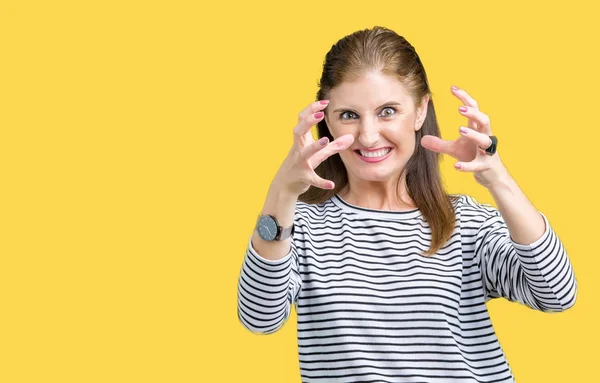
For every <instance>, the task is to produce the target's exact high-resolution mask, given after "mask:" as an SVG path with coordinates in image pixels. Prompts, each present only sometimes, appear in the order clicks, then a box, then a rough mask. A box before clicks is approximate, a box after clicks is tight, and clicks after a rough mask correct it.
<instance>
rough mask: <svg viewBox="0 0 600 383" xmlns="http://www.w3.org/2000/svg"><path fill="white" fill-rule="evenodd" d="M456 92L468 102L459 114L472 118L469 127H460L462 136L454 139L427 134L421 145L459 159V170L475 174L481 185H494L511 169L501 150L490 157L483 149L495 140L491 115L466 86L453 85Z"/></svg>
mask: <svg viewBox="0 0 600 383" xmlns="http://www.w3.org/2000/svg"><path fill="white" fill-rule="evenodd" d="M452 94H454V95H455V96H456V97H458V99H459V100H461V101H462V102H463V104H464V106H461V107H460V108H459V113H460V114H461V115H463V116H465V117H467V118H468V124H467V127H464V126H461V127H460V129H459V133H460V137H459V138H457V139H456V140H454V141H447V140H442V139H441V138H439V137H435V136H431V135H426V136H423V138H422V139H421V145H422V146H423V147H425V148H427V149H429V150H432V151H434V152H438V153H444V154H449V155H450V156H452V157H454V158H456V159H457V160H458V161H459V162H457V163H456V164H455V165H454V167H455V168H456V169H458V170H459V171H463V172H473V173H475V174H474V175H475V180H476V181H477V182H478V183H479V184H481V185H483V186H485V187H487V188H491V187H492V186H493V185H494V184H496V183H497V182H499V181H501V180H502V179H503V177H507V176H508V170H507V169H506V168H505V167H504V164H503V163H502V161H501V160H500V156H499V154H498V152H496V153H495V154H493V155H491V156H490V155H487V154H486V153H485V149H482V148H487V147H489V146H490V145H491V143H492V140H491V139H490V137H489V136H491V135H492V128H491V126H490V118H489V117H488V116H487V114H485V113H483V112H482V111H480V110H479V106H478V104H477V101H475V100H474V99H473V98H472V97H471V96H470V95H469V94H468V93H467V92H466V91H464V90H463V89H459V88H456V87H452ZM499 145H501V144H500V143H499Z"/></svg>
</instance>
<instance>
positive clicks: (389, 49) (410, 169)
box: [299, 26, 457, 256]
mask: <svg viewBox="0 0 600 383" xmlns="http://www.w3.org/2000/svg"><path fill="white" fill-rule="evenodd" d="M370 71H380V72H382V73H384V74H388V75H393V76H395V77H396V78H398V80H400V81H401V82H402V83H403V84H404V86H405V87H406V88H407V89H408V91H409V93H410V94H411V95H412V98H413V100H414V103H415V105H416V106H417V107H419V106H420V105H421V102H422V99H423V97H424V96H426V95H429V97H430V99H429V104H428V107H427V116H426V117H425V121H424V123H423V126H422V127H421V129H419V130H417V131H416V132H415V135H416V136H415V148H414V153H413V155H412V156H411V158H410V159H409V160H408V162H407V164H406V166H405V167H404V169H403V171H402V173H401V174H400V178H399V181H398V187H399V183H400V181H401V179H402V176H403V175H404V176H405V179H406V187H407V189H408V195H409V196H410V198H411V199H412V200H413V201H414V202H415V204H416V206H417V208H418V209H419V210H420V211H421V214H422V215H423V218H424V219H425V220H426V221H427V222H428V223H429V227H430V229H431V245H430V248H429V249H428V250H427V252H425V253H424V255H426V256H431V255H433V254H435V253H436V252H437V251H438V250H439V249H440V248H441V247H442V246H443V245H444V243H446V241H448V240H449V239H450V236H451V235H452V231H453V230H454V227H455V213H454V207H453V202H454V201H455V199H456V198H457V196H454V195H449V194H447V193H446V191H445V190H444V186H443V183H442V179H441V175H440V171H439V160H440V156H439V153H435V152H433V151H431V150H428V149H425V148H423V147H422V146H421V138H422V137H423V136H424V135H433V136H437V137H440V136H441V135H440V130H439V127H438V123H437V119H436V115H435V108H434V106H433V100H432V99H431V90H430V88H429V83H428V81H427V74H426V73H425V68H424V67H423V64H422V63H421V59H420V58H419V55H418V54H417V52H416V51H415V49H414V48H413V46H412V45H411V44H410V43H409V42H408V41H406V39H405V38H404V37H402V36H399V35H398V34H397V33H396V32H394V31H392V30H390V29H387V28H384V27H377V26H376V27H374V28H372V29H365V30H360V31H357V32H354V33H352V34H351V35H348V36H346V37H344V38H342V39H341V40H339V41H338V42H337V43H336V44H335V45H333V46H332V47H331V49H330V50H329V52H328V53H327V55H326V56H325V62H324V64H323V73H322V75H321V79H320V81H319V83H318V86H319V91H318V92H317V100H323V99H328V98H329V93H330V91H331V89H333V88H334V87H335V86H337V85H339V84H341V83H342V82H343V81H351V80H352V79H355V78H357V77H360V76H361V75H364V74H366V73H368V72H370ZM317 131H318V136H319V138H322V137H328V138H329V140H330V141H333V136H332V135H331V132H329V129H328V127H327V123H326V121H325V120H324V119H323V120H321V121H319V123H318V124H317ZM315 172H316V173H317V174H318V175H319V176H321V177H322V178H324V179H329V180H332V181H333V182H334V183H335V189H333V190H325V189H321V188H317V187H314V186H311V187H309V189H308V190H307V191H306V192H305V193H303V194H302V195H300V197H299V200H300V201H303V202H306V203H311V204H316V203H322V202H324V201H326V200H328V199H329V198H331V197H332V196H333V195H334V194H337V193H338V192H339V191H340V190H342V189H343V188H344V187H345V186H346V185H347V184H348V174H347V172H346V167H345V166H344V163H343V162H342V159H341V158H340V156H339V154H334V155H332V156H331V157H329V158H327V159H326V160H325V161H323V162H322V163H321V164H320V165H319V166H318V167H317V168H316V169H315ZM398 198H400V191H399V190H398Z"/></svg>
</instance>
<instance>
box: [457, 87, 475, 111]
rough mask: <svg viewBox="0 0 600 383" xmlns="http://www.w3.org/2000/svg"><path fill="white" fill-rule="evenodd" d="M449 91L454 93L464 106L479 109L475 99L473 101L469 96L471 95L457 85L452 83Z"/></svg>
mask: <svg viewBox="0 0 600 383" xmlns="http://www.w3.org/2000/svg"><path fill="white" fill-rule="evenodd" d="M451 91H452V94H453V95H455V96H456V97H457V98H458V99H459V100H460V101H462V103H463V104H465V105H466V106H468V107H470V108H475V109H479V105H478V104H477V101H475V99H474V98H473V97H471V95H469V94H468V93H467V91H466V90H464V89H460V88H459V87H457V86H454V85H452V88H451Z"/></svg>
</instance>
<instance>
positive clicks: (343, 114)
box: [340, 111, 356, 120]
mask: <svg viewBox="0 0 600 383" xmlns="http://www.w3.org/2000/svg"><path fill="white" fill-rule="evenodd" d="M347 113H349V114H350V115H352V116H355V117H356V113H354V112H350V111H345V112H342V113H341V114H340V120H349V119H352V118H353V117H349V118H346V117H344V116H348V114H347Z"/></svg>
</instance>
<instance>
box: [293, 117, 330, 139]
mask: <svg viewBox="0 0 600 383" xmlns="http://www.w3.org/2000/svg"><path fill="white" fill-rule="evenodd" d="M324 116H325V113H323V112H317V113H314V114H311V115H310V116H309V117H307V118H305V119H304V120H302V121H299V122H298V125H296V127H295V128H294V136H295V137H296V138H301V137H304V136H305V135H306V133H308V132H309V131H310V128H311V127H312V126H314V125H316V124H317V123H318V122H319V121H321V120H322V119H323V117H324Z"/></svg>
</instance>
